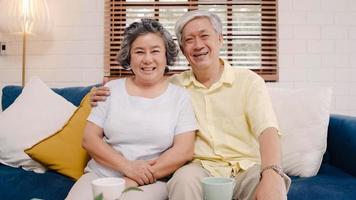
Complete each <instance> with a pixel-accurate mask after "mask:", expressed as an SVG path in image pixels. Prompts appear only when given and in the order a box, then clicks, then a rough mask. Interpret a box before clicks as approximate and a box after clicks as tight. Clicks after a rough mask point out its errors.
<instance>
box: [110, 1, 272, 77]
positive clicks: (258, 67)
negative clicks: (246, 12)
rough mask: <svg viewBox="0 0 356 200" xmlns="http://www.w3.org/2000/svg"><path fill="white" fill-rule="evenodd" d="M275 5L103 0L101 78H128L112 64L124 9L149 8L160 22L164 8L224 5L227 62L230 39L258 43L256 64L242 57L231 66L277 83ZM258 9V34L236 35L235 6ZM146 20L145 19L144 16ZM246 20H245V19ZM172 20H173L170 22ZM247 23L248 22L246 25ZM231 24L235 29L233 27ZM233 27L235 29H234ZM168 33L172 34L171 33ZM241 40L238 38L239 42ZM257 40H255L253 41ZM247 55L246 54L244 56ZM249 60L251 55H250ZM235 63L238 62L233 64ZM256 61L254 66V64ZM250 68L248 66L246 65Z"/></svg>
mask: <svg viewBox="0 0 356 200" xmlns="http://www.w3.org/2000/svg"><path fill="white" fill-rule="evenodd" d="M277 2H278V0H220V1H219V0H187V1H186V2H181V1H178V2H167V1H165V2H161V1H160V0H152V1H151V2H148V1H147V0H146V1H141V2H140V1H138V0H136V1H134V2H128V1H126V0H105V47H104V76H106V77H109V78H117V77H125V76H130V75H132V72H131V71H127V70H125V69H123V68H122V67H121V66H119V65H118V63H117V62H116V54H117V52H118V51H119V49H120V43H121V40H122V35H123V31H124V28H125V26H126V25H127V23H128V20H127V17H126V14H128V13H127V12H128V11H127V10H129V9H130V8H131V9H133V8H141V9H142V8H145V7H149V6H151V7H150V8H151V9H152V10H154V12H153V13H150V14H151V16H150V18H154V19H157V20H160V10H159V9H163V8H165V9H167V8H170V7H174V6H175V7H178V8H182V7H184V8H185V9H187V10H195V9H202V7H204V8H209V6H211V7H213V6H226V21H225V22H224V23H226V25H227V28H224V30H223V34H224V43H226V44H225V45H226V46H225V48H226V50H227V52H226V55H225V56H226V58H225V59H226V60H227V61H229V62H232V61H233V57H234V55H235V57H237V56H236V54H234V53H236V52H237V50H236V51H235V50H234V49H235V48H236V46H235V47H234V44H235V45H236V44H237V42H236V41H235V42H234V40H235V39H236V38H239V39H236V40H241V41H242V40H245V41H248V40H251V41H252V40H254V41H257V40H258V45H259V50H260V52H259V53H258V54H259V56H258V58H257V61H251V60H253V59H254V60H256V58H255V57H254V58H253V59H251V60H248V59H250V58H249V56H246V59H244V58H243V57H242V60H247V61H246V62H247V66H243V65H244V64H243V63H242V64H241V65H242V66H241V65H239V66H234V64H232V66H234V67H246V68H249V69H251V70H253V71H255V72H256V73H258V74H259V75H260V76H262V77H263V78H264V79H265V80H266V81H269V82H276V81H278V78H279V76H278V41H277V38H278V35H277V33H278V30H277V14H278V13H277V11H278V9H277V6H278V5H277ZM244 5H246V6H259V16H260V24H259V25H260V29H259V30H260V32H259V33H258V34H253V35H252V34H250V35H249V34H246V35H244V34H239V33H236V32H237V31H234V29H233V28H235V29H238V28H239V25H236V22H235V21H236V20H234V19H235V18H234V16H233V15H234V14H236V13H237V12H235V11H234V8H235V9H236V6H244ZM145 17H146V16H145ZM162 18H163V17H162ZM246 18H247V17H246ZM172 20H174V19H172ZM247 23H249V22H247ZM234 25H235V27H234ZM236 27H237V28H236ZM171 33H172V34H173V35H174V33H173V31H171ZM174 38H175V36H174ZM241 38H242V39H241ZM256 38H257V39H256ZM246 54H247V53H246ZM250 57H251V56H250ZM235 62H239V61H235ZM255 62H256V63H255ZM249 64H251V65H254V66H252V67H249V66H248V65H249ZM187 69H189V68H186V69H180V68H178V69H174V68H173V69H172V70H171V71H170V73H171V74H173V73H179V72H182V71H184V70H187Z"/></svg>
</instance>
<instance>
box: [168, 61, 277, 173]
mask: <svg viewBox="0 0 356 200" xmlns="http://www.w3.org/2000/svg"><path fill="white" fill-rule="evenodd" d="M221 62H223V63H224V70H223V73H222V75H221V78H220V80H219V81H218V82H216V83H214V84H213V85H212V86H211V87H210V88H206V87H205V86H204V85H203V84H201V83H200V82H198V81H197V80H196V79H195V76H194V74H193V73H192V71H186V72H183V73H181V74H179V75H174V76H172V77H170V81H171V82H172V83H175V84H178V85H181V86H184V87H185V88H186V89H188V91H190V94H191V97H192V103H193V107H194V111H195V115H196V118H197V121H198V125H199V130H198V132H197V138H196V142H195V151H194V154H195V155H194V160H193V162H197V163H200V164H201V165H202V166H203V167H204V168H205V169H206V170H208V171H209V172H210V173H211V174H212V175H213V176H225V177H230V176H235V175H236V174H237V173H238V172H239V171H240V170H241V169H242V170H246V169H248V168H249V167H251V166H252V165H254V164H260V154H259V144H258V136H259V135H260V134H261V133H262V131H264V130H265V129H266V128H268V127H274V128H276V129H277V130H278V124H277V119H276V116H275V113H274V111H273V108H272V105H271V100H270V97H269V94H268V91H267V89H266V85H265V82H264V80H263V79H262V78H261V77H260V76H258V75H257V74H255V73H254V72H252V71H250V70H248V69H238V68H232V67H231V66H230V64H229V63H227V62H226V61H223V60H221Z"/></svg>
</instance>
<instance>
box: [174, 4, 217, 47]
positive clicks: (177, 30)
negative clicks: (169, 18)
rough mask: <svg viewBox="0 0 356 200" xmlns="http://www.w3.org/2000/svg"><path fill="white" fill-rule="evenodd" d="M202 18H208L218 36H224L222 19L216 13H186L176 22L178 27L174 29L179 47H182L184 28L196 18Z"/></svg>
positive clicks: (198, 11) (202, 11)
mask: <svg viewBox="0 0 356 200" xmlns="http://www.w3.org/2000/svg"><path fill="white" fill-rule="evenodd" d="M200 17H207V18H208V19H209V21H210V23H211V24H212V25H213V27H214V29H215V31H216V32H217V33H218V34H222V23H221V19H220V18H219V16H217V15H216V14H215V13H212V12H208V11H204V10H194V11H190V12H187V13H185V14H184V15H182V16H181V17H180V18H179V19H178V20H177V22H176V25H175V27H174V31H175V33H176V36H177V40H178V43H179V46H180V47H181V46H182V31H183V28H184V26H185V25H186V24H187V23H188V22H190V21H191V20H193V19H195V18H200Z"/></svg>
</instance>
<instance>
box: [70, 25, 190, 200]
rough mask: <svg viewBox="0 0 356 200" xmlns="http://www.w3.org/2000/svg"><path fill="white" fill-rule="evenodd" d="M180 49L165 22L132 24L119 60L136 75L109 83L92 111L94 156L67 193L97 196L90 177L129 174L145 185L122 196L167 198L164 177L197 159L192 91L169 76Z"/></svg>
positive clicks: (132, 182) (88, 142)
mask: <svg viewBox="0 0 356 200" xmlns="http://www.w3.org/2000/svg"><path fill="white" fill-rule="evenodd" d="M177 54H178V48H177V46H176V44H175V43H174V41H173V40H172V37H171V35H170V34H169V32H168V31H167V30H166V29H165V28H164V27H163V26H162V25H161V24H160V23H159V22H157V21H155V20H151V19H142V20H141V21H140V22H134V23H132V24H131V25H130V26H129V27H127V28H126V30H125V32H124V39H123V42H122V44H121V50H120V51H119V55H118V61H119V63H120V65H122V66H124V67H126V68H128V69H131V70H132V71H133V73H134V76H132V77H129V78H124V79H118V80H114V81H110V82H109V83H108V84H106V86H107V87H109V88H110V91H111V95H110V96H109V97H108V99H107V100H106V101H105V102H100V103H99V104H98V106H97V107H95V108H93V110H92V112H91V114H90V115H89V117H88V123H87V126H86V129H85V133H84V138H83V147H84V148H85V149H86V150H87V151H88V152H89V154H90V155H91V157H92V159H91V160H90V161H89V163H88V165H87V167H86V169H85V172H86V173H85V174H84V175H83V176H82V177H81V178H80V179H79V180H78V181H77V182H76V183H75V185H74V186H73V188H72V189H71V191H70V192H69V194H68V197H67V199H81V200H83V199H88V200H89V199H90V200H91V199H93V195H92V189H91V185H90V183H91V181H92V180H94V179H96V178H99V177H123V178H125V179H126V183H127V186H140V187H141V188H142V189H143V192H136V191H132V192H131V191H130V192H128V193H125V194H124V195H123V196H122V199H154V200H159V199H167V196H168V194H167V188H166V187H167V186H166V183H165V182H163V181H160V179H162V178H164V177H166V176H168V175H170V174H172V173H173V172H174V171H175V170H176V169H178V168H179V167H180V166H182V165H183V164H184V163H186V162H187V161H189V160H191V159H192V157H193V149H194V147H193V146H194V139H195V130H196V129H197V125H196V120H195V116H194V112H193V109H192V106H191V102H190V98H189V95H188V93H187V92H186V91H185V89H183V88H181V87H179V86H175V85H172V84H170V83H169V82H168V81H167V80H166V78H165V76H164V72H165V70H166V69H167V65H172V64H173V63H174V61H175V59H176V57H177Z"/></svg>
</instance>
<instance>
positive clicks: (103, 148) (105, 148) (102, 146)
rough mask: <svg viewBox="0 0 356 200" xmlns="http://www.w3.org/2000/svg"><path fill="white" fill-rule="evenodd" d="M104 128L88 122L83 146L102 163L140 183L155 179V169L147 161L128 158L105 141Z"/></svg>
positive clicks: (150, 181)
mask: <svg viewBox="0 0 356 200" xmlns="http://www.w3.org/2000/svg"><path fill="white" fill-rule="evenodd" d="M103 137H104V133H103V129H102V128H100V127H99V126H97V125H96V124H94V123H92V122H88V123H87V125H86V127H85V130H84V136H83V141H82V146H83V148H84V149H85V150H87V151H88V153H89V155H90V156H91V157H92V158H93V159H94V160H95V161H96V162H98V163H100V164H101V165H104V166H106V167H109V168H111V169H114V170H116V171H119V172H121V173H122V174H124V175H125V176H127V177H129V178H131V179H133V180H134V181H136V182H137V183H138V184H140V185H144V184H149V183H153V182H154V181H155V179H154V176H153V170H152V167H151V166H150V164H149V163H148V162H147V161H143V160H136V161H129V160H127V159H126V158H125V157H124V156H123V155H122V154H121V153H120V152H118V151H116V150H115V149H113V148H112V147H111V146H110V145H109V144H107V143H105V142H104V141H103Z"/></svg>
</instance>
